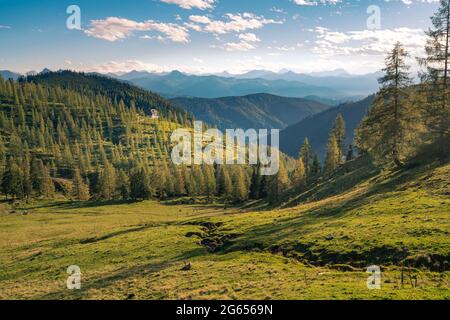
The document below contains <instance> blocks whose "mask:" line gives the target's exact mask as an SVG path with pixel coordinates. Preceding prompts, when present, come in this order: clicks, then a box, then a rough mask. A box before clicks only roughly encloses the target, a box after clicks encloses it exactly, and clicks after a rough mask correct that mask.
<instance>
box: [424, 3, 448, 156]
mask: <svg viewBox="0 0 450 320" xmlns="http://www.w3.org/2000/svg"><path fill="white" fill-rule="evenodd" d="M431 22H432V24H433V28H430V29H429V30H428V32H427V36H428V40H427V44H426V47H425V51H426V54H427V57H426V58H423V59H419V62H420V63H421V65H422V66H424V67H425V68H426V71H425V72H423V73H422V74H421V78H422V82H423V88H424V89H425V94H426V96H427V103H426V104H425V114H426V118H425V120H426V124H427V127H428V129H429V132H430V133H431V139H432V141H433V142H434V143H435V144H436V145H437V147H438V151H439V154H440V156H441V157H444V156H446V155H448V152H449V150H450V106H449V94H450V88H449V86H450V79H449V76H450V70H449V68H450V65H449V56H450V0H440V7H439V8H438V10H437V12H436V13H435V14H434V16H433V17H432V18H431Z"/></svg>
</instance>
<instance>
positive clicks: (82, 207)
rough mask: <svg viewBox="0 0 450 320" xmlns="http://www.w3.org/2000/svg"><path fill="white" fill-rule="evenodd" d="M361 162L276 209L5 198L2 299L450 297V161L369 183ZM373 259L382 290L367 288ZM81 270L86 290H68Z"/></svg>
mask: <svg viewBox="0 0 450 320" xmlns="http://www.w3.org/2000/svg"><path fill="white" fill-rule="evenodd" d="M356 167H357V166H355V168H349V169H348V172H344V174H346V175H349V179H350V177H352V181H353V182H352V183H348V184H347V185H346V186H345V187H341V183H337V182H338V181H337V179H342V178H341V177H342V175H338V176H334V177H331V180H329V181H322V182H319V184H318V185H317V186H316V190H317V191H316V192H315V194H316V196H314V197H313V195H312V194H311V193H310V194H303V195H297V196H295V197H293V198H292V199H289V201H287V203H286V206H288V205H292V204H295V205H294V206H293V207H285V208H282V209H275V210H261V211H255V209H243V208H224V207H223V205H189V206H188V205H168V204H160V203H156V202H138V203H85V204H83V203H77V202H66V201H53V202H36V203H32V204H28V205H25V206H23V208H20V207H19V208H12V207H9V206H7V205H3V207H2V213H0V266H1V267H0V298H1V299H6V298H14V299H22V298H27V299H56V298H64V299H97V298H101V299H445V298H447V299H448V298H449V297H450V289H449V287H450V286H449V285H450V281H449V275H450V274H449V272H448V271H445V272H441V271H443V270H442V269H443V268H447V267H448V261H449V251H450V250H449V249H450V243H449V232H450V225H449V217H450V199H449V180H450V179H449V177H450V165H437V164H433V165H428V166H426V167H418V168H415V169H411V170H409V171H407V172H393V173H378V172H375V171H374V172H372V173H368V172H364V174H363V172H360V173H361V176H363V175H364V178H361V179H358V178H357V177H358V176H360V174H359V173H355V170H357V169H356ZM333 179H334V180H336V181H334V182H333ZM333 183H337V184H338V185H339V186H340V187H337V186H336V188H332V187H330V186H331V185H332V184H333ZM333 190H335V191H333ZM336 190H337V191H336ZM319 191H320V192H319ZM312 198H316V199H315V200H311V199H312ZM306 199H309V200H306ZM187 262H190V263H191V268H190V269H189V268H188V269H189V270H186V271H183V270H182V269H183V267H184V266H185V264H186V263H187ZM374 263H375V264H378V265H380V266H381V267H382V272H383V273H382V286H381V290H369V289H368V288H367V286H366V281H367V277H368V276H369V275H368V274H367V273H366V272H365V271H366V267H367V266H369V265H370V264H374ZM446 263H447V264H446ZM402 264H403V265H405V268H404V270H403V279H404V281H403V284H402V282H401V278H402V276H401V274H402V267H401V265H402ZM70 265H78V266H79V267H80V268H81V272H82V289H81V290H74V291H71V290H68V289H67V288H66V279H67V276H68V274H67V273H66V270H67V267H68V266H70ZM420 266H422V267H423V268H419V267H420ZM446 270H448V269H446Z"/></svg>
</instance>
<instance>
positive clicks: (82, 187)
mask: <svg viewBox="0 0 450 320" xmlns="http://www.w3.org/2000/svg"><path fill="white" fill-rule="evenodd" d="M72 182H73V188H72V195H73V197H74V198H75V199H76V200H80V201H85V200H89V198H90V194H89V186H88V185H86V183H84V181H83V178H82V177H81V173H80V169H78V168H76V169H75V171H74V174H73V179H72Z"/></svg>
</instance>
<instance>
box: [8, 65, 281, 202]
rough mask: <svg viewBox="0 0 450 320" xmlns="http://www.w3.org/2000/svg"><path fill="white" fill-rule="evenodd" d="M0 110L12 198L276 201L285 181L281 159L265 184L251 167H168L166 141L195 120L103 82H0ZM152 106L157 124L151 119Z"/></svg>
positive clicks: (64, 77) (72, 77)
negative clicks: (178, 198)
mask: <svg viewBox="0 0 450 320" xmlns="http://www.w3.org/2000/svg"><path fill="white" fill-rule="evenodd" d="M125 101H127V102H125ZM0 108H1V110H0V130H1V140H0V160H1V162H0V163H1V166H0V169H1V170H0V174H1V177H2V179H1V189H2V192H3V194H5V196H6V197H10V198H11V197H12V198H13V199H14V198H15V199H29V198H34V197H41V198H42V197H44V198H54V197H58V196H64V197H66V198H70V199H74V200H89V199H96V200H120V199H121V200H129V199H134V200H136V199H165V198H167V197H183V196H190V197H193V196H197V197H202V196H204V197H207V200H208V201H211V199H212V198H213V197H220V198H221V199H223V200H224V201H229V202H242V201H245V200H247V199H248V198H249V197H250V195H251V194H253V195H255V194H257V198H258V199H259V198H266V197H267V198H271V199H273V200H274V201H276V199H277V198H278V195H279V193H280V192H281V191H280V190H282V188H281V185H279V184H278V180H279V177H282V180H283V181H284V180H287V179H288V178H287V171H286V169H285V167H284V161H282V164H281V170H280V174H279V175H276V176H274V177H271V178H270V179H269V178H268V179H262V178H261V177H260V176H259V174H258V175H253V172H256V170H257V168H252V167H250V166H208V165H201V166H200V165H192V166H189V167H188V166H175V165H173V163H172V161H170V152H171V148H172V145H171V142H170V134H171V133H172V132H173V131H174V130H175V129H177V128H181V127H183V128H188V129H189V128H192V127H193V122H192V118H191V117H190V116H189V114H188V113H186V112H185V111H179V110H178V109H176V108H173V107H172V106H171V105H170V103H168V102H166V101H165V100H163V99H162V98H160V97H159V96H156V95H153V94H151V93H148V92H146V91H143V90H141V89H137V88H135V87H132V86H129V85H127V84H123V83H120V82H117V81H115V80H110V79H108V78H103V77H99V76H88V75H84V74H76V73H73V72H68V71H66V72H58V73H48V74H41V75H39V76H36V77H30V78H27V79H26V80H24V79H22V80H21V81H20V82H14V81H9V80H8V81H5V80H3V79H1V78H0ZM149 108H155V109H157V110H158V111H159V114H160V115H161V117H160V118H159V119H153V118H151V117H149V116H148V115H147V113H146V112H147V111H149ZM190 130H192V129H190ZM252 175H253V176H252ZM280 179H281V178H280ZM256 180H257V181H258V183H257V184H256ZM251 188H253V189H252V190H253V193H251V192H250V189H251ZM255 197H256V196H255Z"/></svg>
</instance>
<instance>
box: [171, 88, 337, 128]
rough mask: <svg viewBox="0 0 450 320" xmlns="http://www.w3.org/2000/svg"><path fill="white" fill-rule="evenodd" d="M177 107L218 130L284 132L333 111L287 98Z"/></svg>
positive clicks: (188, 102) (183, 101)
mask: <svg viewBox="0 0 450 320" xmlns="http://www.w3.org/2000/svg"><path fill="white" fill-rule="evenodd" d="M170 101H171V102H172V103H173V104H174V105H175V106H178V107H180V108H183V109H185V110H187V111H188V112H191V113H192V114H194V116H195V117H196V119H198V120H202V121H204V122H208V123H211V124H213V125H216V126H217V127H218V128H221V129H227V128H230V129H231V128H243V129H248V128H255V129H259V128H262V129H264V128H267V129H271V128H277V129H283V128H285V127H287V126H288V125H291V124H293V123H296V122H298V121H300V120H302V119H304V118H306V117H308V116H311V115H313V114H316V113H318V112H321V111H324V110H326V109H328V108H329V107H328V106H327V105H324V104H322V103H319V102H315V101H311V100H307V99H302V98H285V97H279V96H275V95H270V94H254V95H248V96H243V97H225V98H217V99H205V98H176V99H172V100H170Z"/></svg>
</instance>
